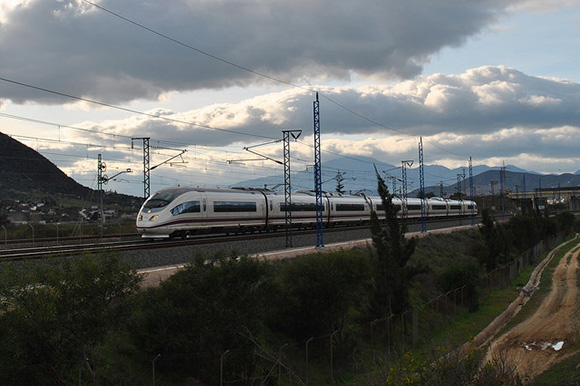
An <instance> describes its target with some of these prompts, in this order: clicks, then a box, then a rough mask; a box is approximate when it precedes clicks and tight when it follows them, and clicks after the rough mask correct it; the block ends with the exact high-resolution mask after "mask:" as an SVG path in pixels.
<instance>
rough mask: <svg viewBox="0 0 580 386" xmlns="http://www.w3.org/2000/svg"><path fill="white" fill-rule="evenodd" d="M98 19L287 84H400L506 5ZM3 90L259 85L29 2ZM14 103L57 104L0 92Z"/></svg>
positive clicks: (12, 24) (233, 70)
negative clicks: (354, 78)
mask: <svg viewBox="0 0 580 386" xmlns="http://www.w3.org/2000/svg"><path fill="white" fill-rule="evenodd" d="M97 3H98V4H99V5H101V6H102V7H104V8H107V9H109V10H111V11H113V12H116V13H118V14H120V15H123V16H125V17H127V18H130V19H131V20H133V21H135V22H137V23H141V24H143V25H145V26H147V27H149V28H151V29H153V30H155V31H157V32H159V33H161V34H164V35H167V36H170V37H171V38H174V39H176V40H178V41H179V42H182V43H185V44H187V45H189V46H191V47H194V48H196V49H199V50H202V51H204V52H207V53H210V54H212V55H215V56H216V57H219V58H222V59H224V60H227V61H230V62H232V63H235V64H237V65H239V66H242V67H244V68H247V69H252V70H254V71H258V72H260V73H264V74H268V75H270V76H273V77H275V78H277V79H282V80H284V81H288V82H303V81H321V80H326V79H346V78H349V77H350V76H351V74H352V73H356V74H358V75H359V76H371V77H375V78H382V79H401V78H409V77H412V76H414V75H417V74H418V73H420V71H421V69H422V64H423V63H425V62H426V61H427V60H429V56H430V55H431V54H433V53H435V52H438V51H439V50H440V49H441V48H442V47H446V46H457V45H460V44H461V43H462V42H463V41H465V39H466V38H468V37H470V36H473V35H474V34H477V33H478V32H479V31H481V30H482V29H483V28H485V27H486V26H488V25H489V24H490V23H492V22H494V21H495V20H496V19H497V18H498V16H499V15H501V14H502V12H503V11H504V9H505V8H506V7H507V6H508V5H509V4H511V3H513V2H510V1H500V0H481V1H477V2H463V3H461V2H459V3H458V2H450V1H448V0H416V1H404V2H403V1H399V0H375V1H366V2H364V3H363V4H361V3H360V2H359V1H354V0H349V1H334V0H320V1H315V2H312V1H304V0H284V1H277V2H262V1H256V0H241V1H235V2H231V1H218V0H214V1H186V0H181V1H171V2H162V1H156V2H144V1H142V0H124V1H122V2H119V1H113V0H102V1H98V2H97ZM0 57H2V62H1V64H0V72H1V73H2V74H3V76H4V77H5V78H7V79H12V80H17V81H20V82H24V83H26V84H30V85H34V86H38V87H42V88H46V89H51V90H59V91H63V92H65V93H68V94H72V95H77V96H82V97H88V98H94V99H98V100H104V101H107V102H109V103H121V102H126V101H130V100H134V99H155V98H158V97H159V96H160V95H161V94H163V93H164V92H168V91H184V90H196V89H205V88H211V89H219V88H225V87H230V86H234V85H238V86H240V85H241V86H244V85H248V84H250V83H256V82H267V81H268V80H267V79H265V78H263V77H260V76H257V75H256V74H253V73H251V72H248V71H244V70H243V69H240V68H239V67H235V66H232V65H229V64H227V63H224V62H222V61H219V60H216V59H215V58H211V57H208V56H206V55H202V54H200V53H199V52H196V51H194V50H192V49H189V48H187V47H184V46H183V45H179V44H176V43H175V42H171V41H169V40H167V39H165V38H163V37H161V36H159V35H156V34H153V33H151V32H148V31H145V30H144V29H142V28H139V27H137V26H135V25H133V24H131V23H128V22H127V21H123V20H121V19H120V18H117V17H115V16H112V15H111V14H109V13H107V12H104V11H102V10H99V9H97V8H95V7H93V6H91V5H90V4H89V3H86V2H83V1H58V0H30V1H28V2H25V3H24V5H21V6H19V7H17V8H15V9H14V10H12V11H11V12H9V13H8V14H7V16H6V21H5V22H4V23H3V24H2V25H0ZM0 90H2V96H3V97H4V98H7V99H11V100H13V101H14V102H16V103H23V102H25V101H37V102H40V103H63V99H62V98H60V97H57V96H55V95H53V94H50V93H43V92H40V91H38V90H33V89H29V88H26V87H13V86H9V85H6V84H0Z"/></svg>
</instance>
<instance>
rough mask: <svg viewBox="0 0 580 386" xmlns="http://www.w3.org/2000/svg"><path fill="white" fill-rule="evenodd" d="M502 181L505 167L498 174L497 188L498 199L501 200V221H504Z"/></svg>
mask: <svg viewBox="0 0 580 386" xmlns="http://www.w3.org/2000/svg"><path fill="white" fill-rule="evenodd" d="M504 179H505V165H504V166H502V167H501V169H500V172H499V188H500V192H499V194H500V198H501V219H502V220H505V205H504V190H505V187H504Z"/></svg>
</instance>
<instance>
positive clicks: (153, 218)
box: [149, 215, 159, 221]
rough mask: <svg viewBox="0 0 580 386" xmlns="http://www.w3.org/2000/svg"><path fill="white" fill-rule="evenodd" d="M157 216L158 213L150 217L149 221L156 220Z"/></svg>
mask: <svg viewBox="0 0 580 386" xmlns="http://www.w3.org/2000/svg"><path fill="white" fill-rule="evenodd" d="M157 217H159V216H157V215H155V216H151V218H149V221H155V220H157Z"/></svg>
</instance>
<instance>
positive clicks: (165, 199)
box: [143, 192, 177, 209]
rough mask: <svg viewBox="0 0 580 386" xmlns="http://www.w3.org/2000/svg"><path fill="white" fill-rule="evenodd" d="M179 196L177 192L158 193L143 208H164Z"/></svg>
mask: <svg viewBox="0 0 580 386" xmlns="http://www.w3.org/2000/svg"><path fill="white" fill-rule="evenodd" d="M176 196H177V195H176V194H175V192H157V193H155V194H154V195H153V197H151V198H150V199H148V200H147V201H146V202H145V204H143V208H146V209H153V208H163V207H164V206H167V205H168V204H169V203H170V202H171V201H173V200H174V199H175V197H176Z"/></svg>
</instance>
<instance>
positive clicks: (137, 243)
mask: <svg viewBox="0 0 580 386" xmlns="http://www.w3.org/2000/svg"><path fill="white" fill-rule="evenodd" d="M463 222H465V220H463ZM446 223H447V225H446V226H455V225H457V221H447V222H446ZM429 224H430V229H435V228H437V227H441V225H437V224H442V222H441V221H434V222H430V223H429ZM443 226H445V225H443ZM420 227H421V224H420V223H418V222H414V223H409V224H408V228H409V229H408V230H409V232H411V231H417V230H420ZM368 228H369V225H360V226H343V227H333V228H326V229H324V233H334V232H344V231H348V230H352V231H356V230H363V229H368ZM315 233H316V230H315V229H303V230H298V229H293V230H292V235H293V236H303V235H310V234H315ZM135 236H136V235H115V236H107V238H102V239H101V238H99V237H94V238H85V239H83V240H81V241H79V240H78V238H77V239H75V238H70V239H68V240H65V239H62V238H61V239H58V240H56V239H42V240H37V242H36V244H40V243H41V241H42V244H43V245H39V246H34V247H32V246H26V245H24V244H22V241H21V243H20V244H18V245H11V247H10V248H4V249H0V261H13V260H32V259H42V258H47V257H53V256H74V255H79V254H82V253H97V252H98V253H102V252H120V251H130V250H144V249H160V248H171V247H181V246H192V245H199V246H201V245H209V244H216V243H228V242H236V241H248V240H256V239H268V238H282V237H285V232H284V231H278V232H255V233H244V234H234V235H232V234H212V235H203V236H190V237H188V238H186V239H184V240H151V239H141V238H138V237H135ZM123 237H128V239H126V240H123ZM29 244H30V241H29Z"/></svg>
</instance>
